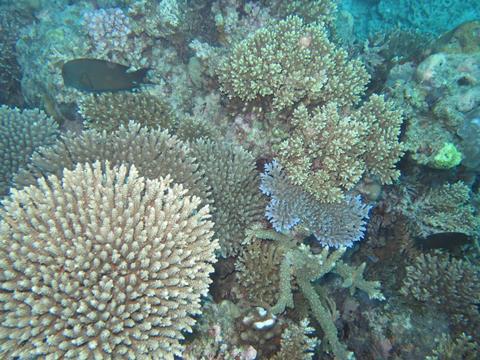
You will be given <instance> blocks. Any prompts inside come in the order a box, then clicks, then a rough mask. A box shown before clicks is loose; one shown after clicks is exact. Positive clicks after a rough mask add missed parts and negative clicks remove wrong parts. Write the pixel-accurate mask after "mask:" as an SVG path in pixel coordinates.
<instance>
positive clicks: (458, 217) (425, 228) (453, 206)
mask: <svg viewBox="0 0 480 360" xmlns="http://www.w3.org/2000/svg"><path fill="white" fill-rule="evenodd" d="M400 210H401V211H402V213H403V214H404V215H405V216H406V217H407V218H408V219H409V220H410V223H411V225H412V227H413V231H414V232H415V233H416V234H418V235H421V236H428V235H431V234H435V233H438V232H462V233H464V234H467V235H471V236H478V234H479V233H480V218H479V217H478V216H477V214H476V210H475V208H474V206H473V205H472V194H471V190H470V188H469V187H468V186H467V185H466V184H465V183H463V182H462V181H457V182H456V183H453V184H448V183H446V184H443V185H442V186H438V187H433V188H429V189H428V191H427V192H426V193H425V194H423V195H422V196H421V197H419V198H417V199H412V198H411V197H405V199H404V200H403V201H402V204H401V208H400Z"/></svg>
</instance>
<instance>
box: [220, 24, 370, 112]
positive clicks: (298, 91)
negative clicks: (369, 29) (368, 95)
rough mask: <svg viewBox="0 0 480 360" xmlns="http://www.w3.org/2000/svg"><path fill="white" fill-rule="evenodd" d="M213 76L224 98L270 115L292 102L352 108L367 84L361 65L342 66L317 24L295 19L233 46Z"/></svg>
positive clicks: (342, 54) (343, 56) (343, 58)
mask: <svg viewBox="0 0 480 360" xmlns="http://www.w3.org/2000/svg"><path fill="white" fill-rule="evenodd" d="M217 73H218V77H219V80H220V84H221V87H222V90H223V91H224V92H225V93H226V94H227V95H228V97H229V98H232V99H235V98H236V99H240V100H241V101H243V102H246V103H251V102H258V101H261V102H263V104H262V106H265V107H266V109H267V110H269V111H271V110H273V111H274V112H275V113H278V112H281V111H282V110H291V109H292V108H293V107H294V105H296V104H297V103H298V102H304V103H312V104H325V103H327V102H330V101H335V102H336V103H337V104H338V105H339V106H346V105H352V104H355V103H356V102H358V100H359V97H360V95H361V94H362V93H363V91H364V87H365V85H366V83H367V81H368V75H367V72H366V71H365V69H364V68H363V66H362V65H361V63H360V62H359V61H355V60H352V61H348V60H347V53H346V52H345V51H344V50H341V49H338V48H336V47H335V45H334V44H333V43H331V42H330V41H329V40H328V37H327V32H326V30H325V28H324V26H323V25H321V24H310V25H306V24H304V22H303V20H302V19H301V18H300V17H297V16H290V17H288V18H287V19H285V20H280V21H277V22H272V23H271V24H270V25H268V26H265V27H263V28H260V29H259V30H257V31H256V32H255V33H254V34H252V36H249V37H247V38H246V39H244V40H243V41H241V42H239V43H237V44H236V45H235V46H234V47H233V49H232V50H231V52H230V54H229V55H228V56H227V57H226V58H225V59H223V60H222V61H221V63H220V65H219V68H218V71H217Z"/></svg>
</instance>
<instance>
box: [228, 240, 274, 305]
mask: <svg viewBox="0 0 480 360" xmlns="http://www.w3.org/2000/svg"><path fill="white" fill-rule="evenodd" d="M282 258H283V252H282V249H281V248H279V247H278V246H277V244H275V243H273V242H271V241H263V240H258V239H252V240H251V241H250V244H248V245H244V246H243V247H242V251H241V253H240V254H239V256H238V258H237V261H236V262H235V269H236V270H237V273H236V277H237V280H238V284H239V287H240V292H241V294H242V296H243V297H244V298H245V299H246V300H247V301H248V302H249V303H250V304H252V305H255V306H262V307H265V308H266V307H270V306H272V305H274V304H275V302H276V301H277V294H278V291H279V287H278V285H279V283H280V278H279V273H278V269H279V268H280V263H281V262H282Z"/></svg>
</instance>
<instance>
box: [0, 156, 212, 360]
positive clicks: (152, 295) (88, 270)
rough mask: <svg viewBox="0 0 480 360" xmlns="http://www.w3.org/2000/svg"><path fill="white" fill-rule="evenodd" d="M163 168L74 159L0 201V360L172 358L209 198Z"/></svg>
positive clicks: (204, 286)
mask: <svg viewBox="0 0 480 360" xmlns="http://www.w3.org/2000/svg"><path fill="white" fill-rule="evenodd" d="M200 203H201V200H200V199H199V198H198V197H195V196H187V191H186V190H185V189H184V188H183V187H182V185H177V184H172V181H171V179H170V177H169V176H167V177H165V178H158V179H154V180H147V179H144V178H143V177H140V176H139V175H138V172H137V170H136V168H135V167H134V166H131V167H128V166H126V165H120V166H118V167H114V168H110V165H109V163H108V162H107V163H100V162H96V163H95V164H94V165H90V164H79V165H77V166H76V167H75V169H74V170H65V171H64V173H63V178H59V177H57V176H54V175H51V176H50V177H48V179H45V178H42V179H40V180H39V181H38V183H37V185H34V186H30V187H27V188H25V189H23V190H13V192H12V194H11V196H10V197H8V198H7V199H6V201H5V203H4V208H3V209H2V210H1V214H0V215H1V218H2V221H1V223H0V313H1V314H2V320H1V323H0V354H1V357H2V358H4V359H13V358H19V359H32V358H43V359H44V358H51V359H60V358H61V359H173V358H174V355H181V353H182V345H181V344H180V343H179V340H181V339H182V338H183V335H182V331H191V327H192V325H193V324H194V323H195V320H194V319H193V318H192V317H191V315H193V314H198V313H200V297H201V295H205V294H206V293H207V291H208V285H209V284H210V282H211V280H210V279H209V274H210V273H211V272H212V271H213V267H212V265H211V263H213V262H215V256H214V251H215V250H216V249H217V248H218V242H217V241H216V240H213V239H212V238H213V232H212V227H213V223H212V222H211V221H210V220H209V218H210V215H209V209H208V206H204V207H201V208H199V205H200Z"/></svg>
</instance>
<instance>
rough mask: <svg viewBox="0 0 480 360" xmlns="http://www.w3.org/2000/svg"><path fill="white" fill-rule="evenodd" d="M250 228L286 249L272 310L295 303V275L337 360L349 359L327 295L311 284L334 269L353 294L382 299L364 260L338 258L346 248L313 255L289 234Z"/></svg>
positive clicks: (343, 285) (259, 235)
mask: <svg viewBox="0 0 480 360" xmlns="http://www.w3.org/2000/svg"><path fill="white" fill-rule="evenodd" d="M252 231H253V234H254V235H255V236H256V237H258V238H260V239H265V240H273V241H275V242H277V243H279V244H280V245H281V246H283V247H284V248H285V250H284V251H285V256H284V257H283V260H282V263H281V264H280V293H279V298H278V301H277V303H276V304H275V305H274V306H273V307H272V308H271V311H272V313H273V314H279V313H282V312H283V311H284V310H285V309H286V308H287V307H293V306H294V301H293V292H292V278H295V280H296V283H297V284H298V287H299V289H300V291H301V293H302V294H303V296H304V297H305V298H306V299H307V302H308V304H309V305H310V309H311V310H312V312H313V315H314V317H315V319H316V320H317V321H318V323H319V324H320V327H321V328H322V330H323V332H324V334H325V338H326V340H327V341H328V344H329V345H330V347H331V349H332V351H333V353H334V355H335V356H336V357H338V358H340V359H352V358H353V353H352V352H350V351H348V350H347V348H346V346H345V345H344V344H342V343H341V342H340V341H339V339H338V335H337V329H336V328H335V324H334V323H333V320H332V316H331V314H330V310H329V308H328V307H326V306H327V305H326V304H328V298H327V295H326V294H325V293H324V292H323V291H322V292H317V291H316V290H315V288H314V286H313V284H312V283H313V282H315V281H316V280H318V279H321V278H322V277H324V276H325V275H326V274H328V273H330V272H333V273H336V274H338V275H340V276H341V277H342V278H343V284H342V287H345V288H349V289H350V292H351V293H352V294H353V293H354V292H355V290H356V289H360V290H363V291H365V292H366V293H367V294H368V296H369V298H370V299H378V300H384V299H385V298H384V296H383V295H382V293H381V291H380V290H379V287H380V283H379V282H377V281H366V280H364V279H363V271H364V269H365V263H364V264H362V265H360V266H359V267H356V268H355V267H351V266H349V265H347V264H345V263H344V262H343V261H341V260H340V258H341V257H342V255H343V254H344V253H345V247H341V248H339V249H337V250H335V251H333V252H329V250H328V248H324V249H323V250H322V251H321V252H320V253H318V254H313V253H312V252H311V249H310V248H309V247H308V246H306V245H304V244H301V245H299V246H295V240H294V239H293V238H292V237H291V236H288V235H284V234H280V233H277V232H275V231H272V230H262V229H256V230H252Z"/></svg>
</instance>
